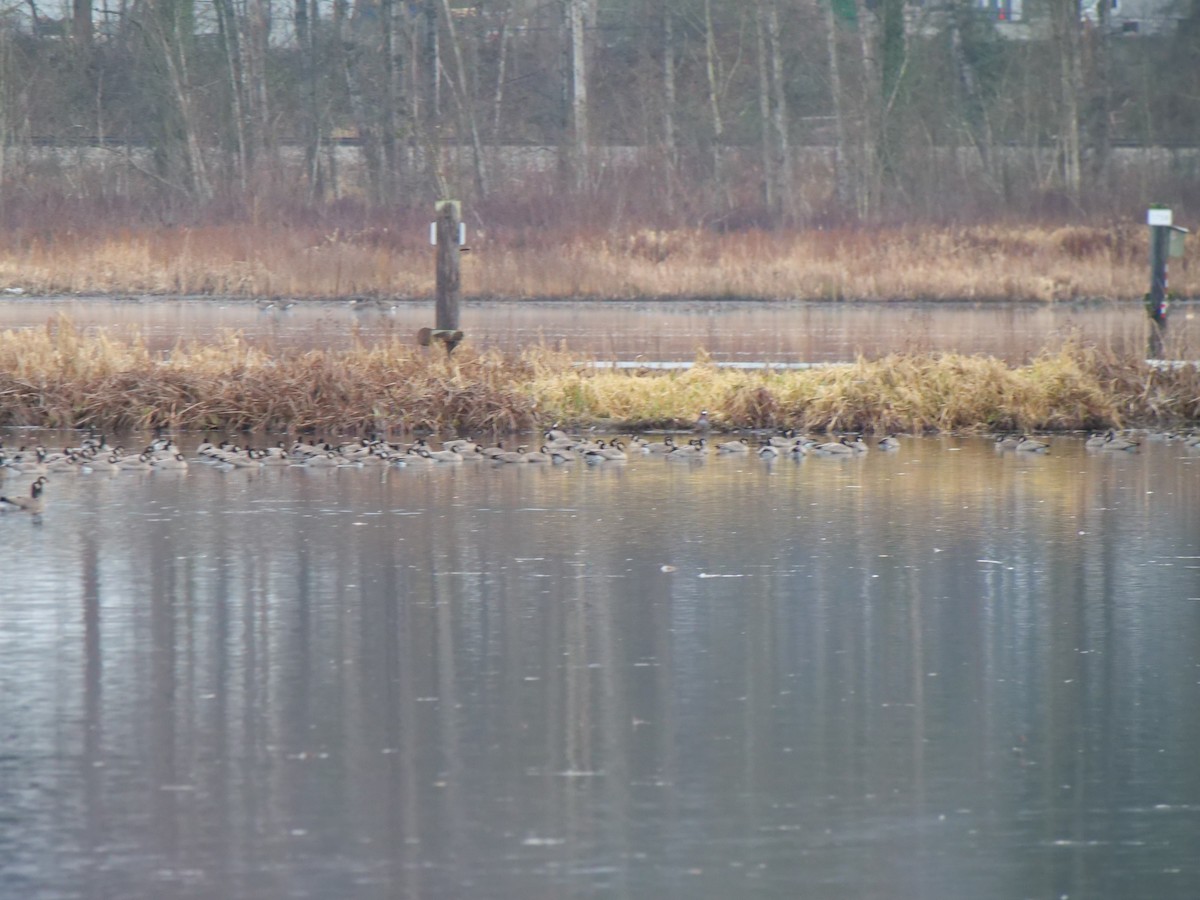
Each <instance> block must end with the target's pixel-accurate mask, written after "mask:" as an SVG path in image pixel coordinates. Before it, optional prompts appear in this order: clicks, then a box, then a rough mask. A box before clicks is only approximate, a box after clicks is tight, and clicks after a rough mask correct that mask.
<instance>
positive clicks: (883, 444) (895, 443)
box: [875, 434, 900, 450]
mask: <svg viewBox="0 0 1200 900" xmlns="http://www.w3.org/2000/svg"><path fill="white" fill-rule="evenodd" d="M875 446H876V447H878V448H879V449H880V450H899V449H900V438H898V437H896V435H894V434H889V435H888V436H887V437H883V438H880V439H879V440H878V441H876V443H875Z"/></svg>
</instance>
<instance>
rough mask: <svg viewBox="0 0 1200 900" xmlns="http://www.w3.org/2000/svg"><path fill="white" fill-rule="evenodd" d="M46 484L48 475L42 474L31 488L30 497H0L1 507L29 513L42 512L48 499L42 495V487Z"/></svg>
mask: <svg viewBox="0 0 1200 900" xmlns="http://www.w3.org/2000/svg"><path fill="white" fill-rule="evenodd" d="M45 485H46V476H45V475H42V476H40V477H39V478H38V479H37V480H36V481H35V482H34V483H33V486H32V487H31V488H30V489H29V496H28V497H0V509H10V510H20V511H21V512H27V513H40V512H41V511H42V510H43V509H45V508H46V500H45V498H43V497H42V488H43V487H45Z"/></svg>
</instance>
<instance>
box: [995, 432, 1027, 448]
mask: <svg viewBox="0 0 1200 900" xmlns="http://www.w3.org/2000/svg"><path fill="white" fill-rule="evenodd" d="M1019 443H1021V437H1018V436H1017V435H1015V434H998V435H996V445H995V446H996V449H997V450H1016V449H1017V444H1019Z"/></svg>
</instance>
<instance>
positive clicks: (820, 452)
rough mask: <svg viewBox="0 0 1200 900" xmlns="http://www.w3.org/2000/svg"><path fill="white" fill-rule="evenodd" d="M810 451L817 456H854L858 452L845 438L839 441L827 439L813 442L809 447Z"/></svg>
mask: <svg viewBox="0 0 1200 900" xmlns="http://www.w3.org/2000/svg"><path fill="white" fill-rule="evenodd" d="M809 452H810V453H812V454H814V455H816V456H853V455H855V454H857V453H858V451H857V450H855V449H854V447H852V446H851V445H850V444H849V443H847V441H846V439H845V438H842V439H841V440H839V441H825V442H823V443H820V444H813V445H812V446H811V447H810V448H809Z"/></svg>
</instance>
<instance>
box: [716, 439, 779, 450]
mask: <svg viewBox="0 0 1200 900" xmlns="http://www.w3.org/2000/svg"><path fill="white" fill-rule="evenodd" d="M771 446H773V444H772V445H771ZM717 452H718V453H749V452H750V445H749V444H747V443H746V442H745V441H742V440H736V441H724V442H723V443H720V444H717Z"/></svg>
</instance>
